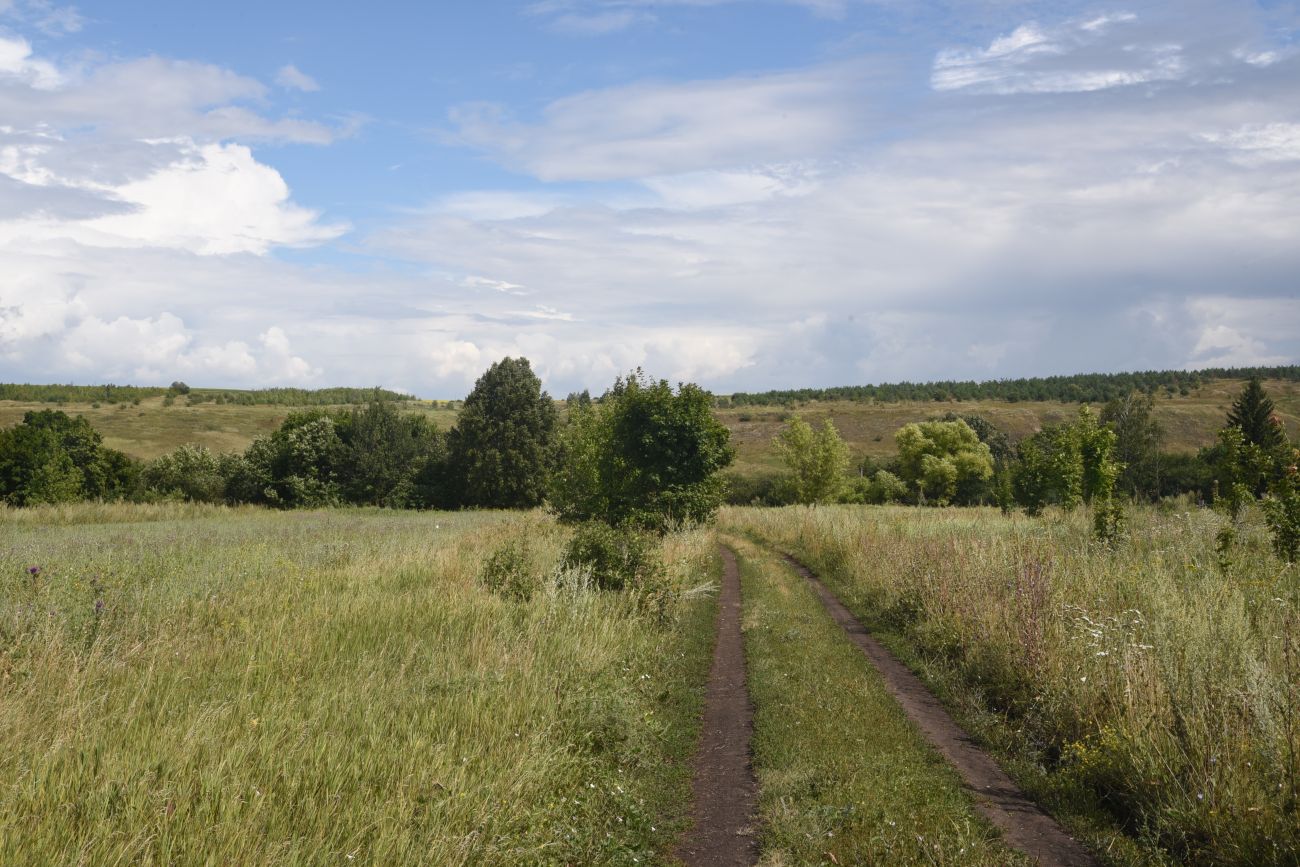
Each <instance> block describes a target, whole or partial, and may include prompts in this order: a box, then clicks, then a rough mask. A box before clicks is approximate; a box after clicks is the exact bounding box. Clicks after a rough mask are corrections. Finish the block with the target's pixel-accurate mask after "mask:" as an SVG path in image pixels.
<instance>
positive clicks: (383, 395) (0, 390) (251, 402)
mask: <svg viewBox="0 0 1300 867" xmlns="http://www.w3.org/2000/svg"><path fill="white" fill-rule="evenodd" d="M176 395H184V396H185V397H186V399H187V400H188V402H189V403H192V404H193V403H233V404H237V405H239V406H344V405H360V404H365V403H371V402H373V401H403V400H414V398H413V397H412V396H411V395H409V394H402V393H400V392H396V391H389V390H388V389H385V388H317V389H306V388H261V389H254V390H251V391H230V390H226V389H218V388H195V389H191V388H190V387H189V386H187V385H185V383H183V382H174V383H172V384H171V386H170V387H167V388H164V387H162V386H136V385H26V384H18V383H0V400H16V401H22V402H23V403H55V404H62V403H91V402H96V403H132V402H138V401H140V400H144V399H145V398H150V397H167V396H176Z"/></svg>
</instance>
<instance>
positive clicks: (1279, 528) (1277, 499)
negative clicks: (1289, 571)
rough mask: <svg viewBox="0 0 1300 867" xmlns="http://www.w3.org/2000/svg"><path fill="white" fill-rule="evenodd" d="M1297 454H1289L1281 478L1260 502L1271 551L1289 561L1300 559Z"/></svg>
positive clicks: (1299, 501) (1299, 478) (1299, 499)
mask: <svg viewBox="0 0 1300 867" xmlns="http://www.w3.org/2000/svg"><path fill="white" fill-rule="evenodd" d="M1298 458H1300V453H1298V452H1293V453H1292V463H1291V465H1290V466H1288V467H1287V468H1286V471H1285V474H1284V475H1283V477H1282V479H1281V480H1280V481H1278V482H1276V483H1275V484H1274V485H1273V486H1272V488H1271V489H1270V490H1269V493H1268V495H1267V496H1266V497H1264V499H1263V500H1262V501H1261V502H1260V506H1261V507H1262V509H1263V511H1264V521H1265V522H1266V523H1267V524H1268V529H1269V533H1270V534H1271V536H1272V540H1273V550H1274V551H1275V552H1277V556H1278V557H1280V558H1281V559H1283V560H1285V561H1286V562H1288V563H1295V562H1296V561H1297V560H1300V472H1298V471H1297V468H1296V464H1295V461H1296V460H1297V459H1298Z"/></svg>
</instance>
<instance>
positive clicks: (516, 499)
mask: <svg viewBox="0 0 1300 867" xmlns="http://www.w3.org/2000/svg"><path fill="white" fill-rule="evenodd" d="M555 419H556V413H555V403H554V402H553V401H552V400H551V397H550V395H548V394H547V393H546V392H544V391H543V390H542V382H541V380H540V379H538V378H537V376H536V374H534V373H533V369H532V367H531V365H529V363H528V359H527V358H522V357H521V358H503V359H502V360H500V361H498V362H497V363H496V364H493V365H492V366H491V367H490V368H488V370H487V372H486V373H484V374H483V375H482V376H481V377H479V379H478V382H476V383H475V384H474V390H473V391H471V392H470V393H469V396H468V397H466V398H465V405H464V407H463V408H462V409H461V411H460V416H459V417H458V418H457V420H456V426H455V427H454V428H452V430H451V432H450V433H449V434H448V435H447V466H446V474H445V490H444V492H443V494H442V496H441V497H440V499H442V500H443V503H442V504H443V505H449V506H450V505H456V506H470V507H485V508H497V509H529V508H532V507H534V506H538V505H541V502H542V500H543V499H544V497H545V495H546V487H547V483H548V481H549V476H550V469H551V463H552V458H553V453H554V434H555Z"/></svg>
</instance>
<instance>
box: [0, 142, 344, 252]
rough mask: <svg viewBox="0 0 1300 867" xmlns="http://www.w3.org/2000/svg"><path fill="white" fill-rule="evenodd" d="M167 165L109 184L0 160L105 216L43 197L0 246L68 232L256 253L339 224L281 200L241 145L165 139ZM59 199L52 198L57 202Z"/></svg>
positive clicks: (104, 242) (101, 240)
mask: <svg viewBox="0 0 1300 867" xmlns="http://www.w3.org/2000/svg"><path fill="white" fill-rule="evenodd" d="M163 146H164V149H165V151H166V153H167V154H168V160H169V161H168V162H167V163H166V164H164V165H161V166H159V167H158V168H157V169H155V170H153V171H151V172H150V173H149V174H147V175H145V176H143V177H140V178H138V179H134V180H130V181H127V182H125V183H121V184H117V185H113V186H109V185H103V184H97V183H94V182H89V181H85V180H84V179H79V178H75V177H71V178H60V177H58V176H56V175H54V174H53V173H52V172H50V171H49V170H48V169H46V168H45V167H44V166H42V165H41V164H40V162H39V156H40V154H39V153H35V154H30V153H29V156H35V157H36V159H35V160H33V161H31V162H20V161H19V160H18V159H17V158H11V159H9V160H7V161H6V160H5V158H4V157H5V154H6V151H5V149H3V148H0V172H4V169H5V168H6V163H7V164H8V168H9V169H10V171H9V172H4V174H6V175H7V176H8V178H9V179H10V180H11V181H13V182H19V183H24V184H25V186H27V187H28V188H31V187H38V188H41V189H40V191H41V192H42V193H43V192H44V190H45V189H46V188H49V187H54V186H57V187H60V188H62V189H64V190H69V189H71V190H75V189H77V188H78V187H79V186H80V187H82V191H83V193H84V194H86V198H87V202H86V204H87V206H88V207H90V208H91V209H92V210H93V209H94V204H93V203H94V201H95V199H94V198H92V197H97V198H98V200H99V201H102V202H103V203H104V206H103V208H102V210H106V211H110V213H106V214H102V215H97V216H92V217H90V218H89V219H68V214H67V212H66V209H65V210H64V212H63V213H61V214H60V213H57V212H55V213H51V210H50V208H49V207H48V204H49V200H48V199H46V198H45V197H44V196H41V197H40V198H38V199H36V201H34V203H33V206H32V207H31V209H30V211H29V212H28V213H25V214H23V215H21V216H20V217H19V218H18V219H9V220H7V221H0V249H3V245H6V244H8V245H13V244H19V243H30V242H33V241H42V240H50V239H57V238H66V239H71V240H75V241H78V242H80V243H82V244H86V245H90V246H128V247H130V246H161V247H172V248H177V249H184V250H191V251H194V252H196V253H203V254H212V255H216V254H229V253H256V254H264V253H266V252H267V251H268V250H269V249H270V248H271V247H273V246H305V245H310V244H317V243H320V242H322V241H326V240H329V239H331V238H335V237H338V236H339V235H340V234H342V233H343V231H345V228H346V227H345V226H342V225H337V224H324V223H321V222H320V220H319V214H317V213H316V212H315V211H311V210H308V209H306V208H302V207H299V206H297V205H295V204H293V203H292V202H291V201H290V200H289V189H288V186H287V185H286V184H285V182H284V179H283V178H281V177H280V175H279V173H278V172H276V171H275V170H274V169H272V168H270V167H269V166H266V165H263V164H261V163H259V162H257V161H256V160H255V159H254V158H253V155H252V152H251V151H250V150H249V149H248V148H247V147H244V146H242V145H236V144H207V145H198V144H195V143H194V142H193V141H192V140H188V139H184V140H177V141H173V142H166V143H163ZM56 201H57V200H56Z"/></svg>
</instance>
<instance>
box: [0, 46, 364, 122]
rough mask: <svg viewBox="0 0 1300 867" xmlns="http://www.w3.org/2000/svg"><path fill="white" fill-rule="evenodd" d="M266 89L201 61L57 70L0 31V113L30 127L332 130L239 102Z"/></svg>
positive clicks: (258, 97)
mask: <svg viewBox="0 0 1300 867" xmlns="http://www.w3.org/2000/svg"><path fill="white" fill-rule="evenodd" d="M266 93H267V89H266V86H265V85H263V84H262V83H261V82H259V81H257V80H256V79H252V78H248V77H246V76H242V75H238V74H237V73H234V72H232V71H230V70H228V69H223V68H221V67H218V66H213V65H211V64H204V63H193V62H189V61H181V60H170V59H167V58H162V57H144V58H138V59H133V60H123V61H112V62H106V63H99V64H91V65H78V66H67V67H63V68H60V67H59V66H58V65H57V64H55V63H53V62H52V61H49V60H46V59H43V58H40V57H37V56H35V55H34V54H33V52H32V49H31V46H30V44H29V43H27V42H26V41H25V40H23V39H21V38H11V37H3V36H0V118H4V122H5V123H6V124H8V125H10V126H13V127H15V128H19V129H30V128H35V127H38V126H42V125H43V126H48V127H52V128H56V129H60V128H65V127H76V128H79V129H84V128H91V129H93V130H94V131H95V132H97V133H98V134H100V135H107V136H114V137H125V138H131V139H141V138H167V137H172V136H176V135H182V134H183V135H188V136H191V137H194V138H207V139H211V140H216V139H225V138H232V137H241V138H245V139H267V140H281V141H295V142H304V143H311V144H325V143H328V142H330V141H332V140H333V139H334V138H336V137H337V136H338V135H339V134H340V130H337V129H332V128H330V127H327V126H325V125H323V124H319V123H314V122H311V121H305V120H300V119H296V118H284V119H273V118H268V117H265V116H263V115H261V114H259V113H258V112H256V111H254V110H252V109H250V108H248V107H246V106H245V105H243V104H241V103H253V104H257V103H259V102H260V101H262V100H263V99H264V98H265V96H266Z"/></svg>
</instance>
